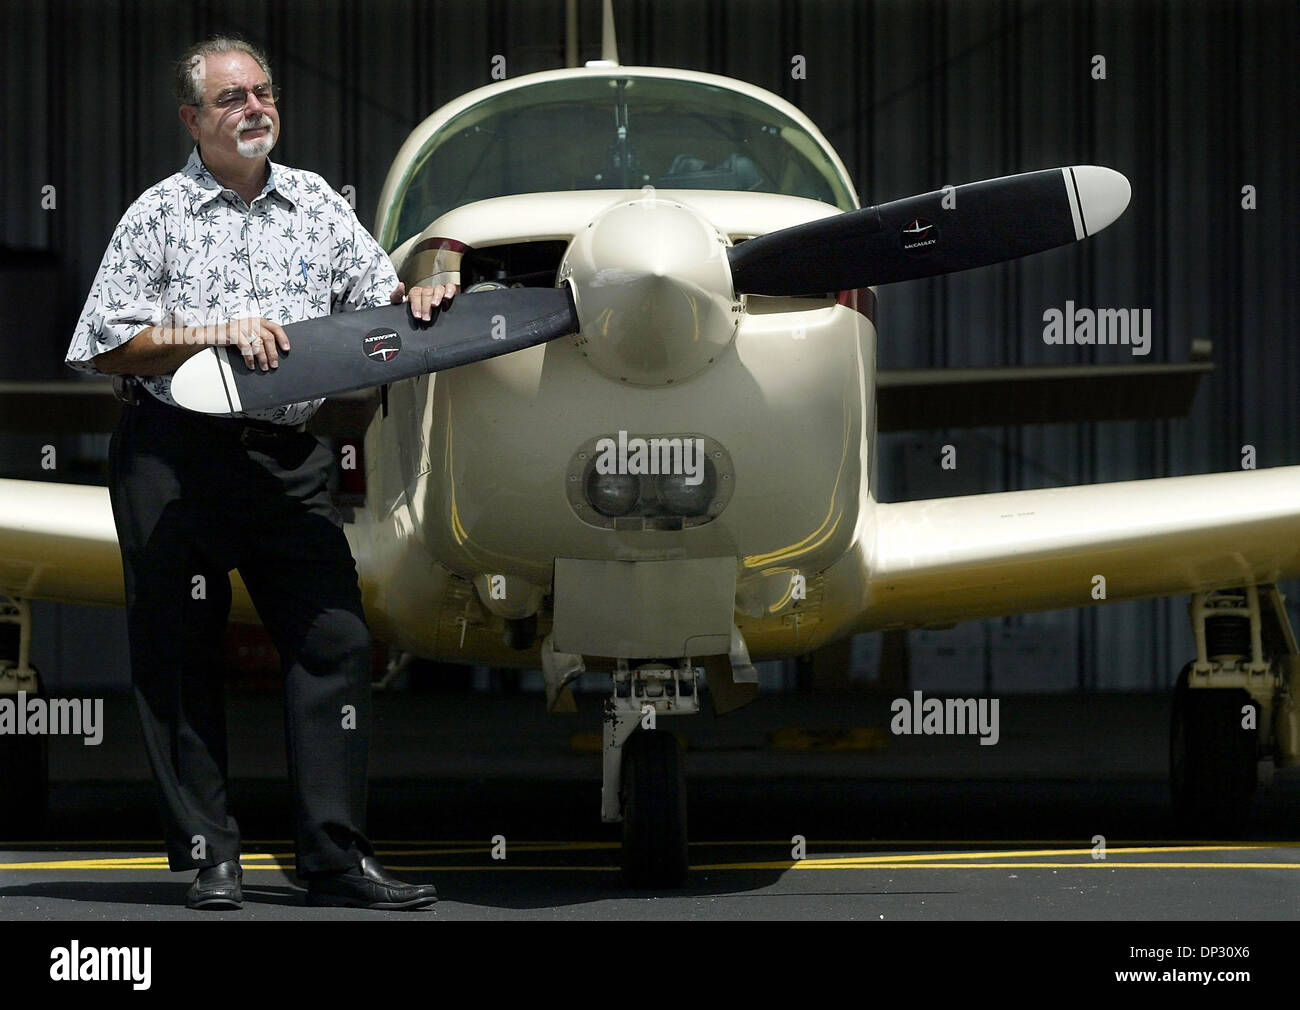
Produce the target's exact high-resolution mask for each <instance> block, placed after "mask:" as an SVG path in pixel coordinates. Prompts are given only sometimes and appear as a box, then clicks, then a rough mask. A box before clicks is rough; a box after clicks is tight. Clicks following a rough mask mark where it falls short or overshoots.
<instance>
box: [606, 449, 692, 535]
mask: <svg viewBox="0 0 1300 1010" xmlns="http://www.w3.org/2000/svg"><path fill="white" fill-rule="evenodd" d="M717 484H718V477H717V470H716V469H715V467H714V465H713V461H712V460H711V459H709V458H708V457H707V456H706V457H705V459H704V479H703V480H702V481H700V482H699V483H698V484H688V483H687V475H686V474H675V473H670V474H646V475H641V476H638V475H636V474H623V473H608V474H602V473H597V472H596V470H594V469H593V470H592V471H591V472H590V473H589V474H588V475H587V486H586V495H587V501H588V502H589V503H590V504H591V507H592V508H593V509H595V510H596V511H597V512H599V513H600V514H601V515H603V516H608V517H609V518H612V519H614V518H620V517H623V516H627V515H631V514H632V513H633V512H634V511H635V512H636V513H637V514H639V515H643V516H655V515H672V516H683V517H685V518H688V519H692V518H697V517H699V516H702V515H704V514H705V513H706V512H707V511H708V509H709V504H710V503H711V502H712V501H713V499H714V496H715V492H716V490H717ZM638 506H640V508H638Z"/></svg>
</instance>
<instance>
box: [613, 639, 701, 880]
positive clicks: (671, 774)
mask: <svg viewBox="0 0 1300 1010" xmlns="http://www.w3.org/2000/svg"><path fill="white" fill-rule="evenodd" d="M698 674H699V670H698V668H697V667H695V666H694V665H693V664H692V663H691V661H690V660H689V659H687V660H684V661H682V662H681V663H680V664H679V665H677V666H669V665H668V664H665V663H647V664H645V665H643V666H640V667H638V668H637V669H635V670H631V669H629V668H628V665H627V662H626V661H624V660H619V661H618V668H617V669H616V670H615V671H614V693H613V696H612V697H610V698H609V699H608V700H607V701H606V702H605V731H604V756H603V766H604V767H603V774H604V783H603V785H602V787H601V818H602V819H603V820H604V821H605V822H606V823H613V822H617V821H622V822H623V861H622V864H623V880H624V882H625V883H627V884H628V885H629V886H631V887H644V888H659V887H680V886H681V885H682V884H683V883H684V882H685V880H686V871H687V868H688V866H689V862H688V859H687V850H686V844H687V842H686V774H685V762H684V761H683V759H682V753H681V748H680V747H679V746H678V743H677V737H676V736H675V735H674V734H672V733H669V732H668V731H666V730H662V729H659V728H657V726H656V720H658V719H659V718H661V717H663V716H668V715H689V714H694V713H697V712H699V710H700V706H699V684H698V680H697V677H698Z"/></svg>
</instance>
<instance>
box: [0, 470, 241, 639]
mask: <svg viewBox="0 0 1300 1010" xmlns="http://www.w3.org/2000/svg"><path fill="white" fill-rule="evenodd" d="M231 588H232V590H233V601H232V603H231V610H230V616H231V618H232V619H233V620H236V621H243V622H256V621H257V613H256V611H255V610H254V609H253V605H252V601H251V600H249V598H248V592H247V590H245V589H244V585H243V583H242V582H241V581H240V580H239V575H238V573H233V574H232V577H231ZM0 594H4V595H5V596H10V597H20V598H23V599H29V600H52V601H54V602H56V603H84V604H90V605H94V606H104V607H121V606H124V605H125V599H124V593H123V587H122V554H121V551H120V549H119V547H118V544H117V527H116V526H115V525H114V524H113V507H112V505H111V504H110V503H109V500H108V488H106V487H93V486H89V485H82V484H56V483H53V482H46V481H36V480H0Z"/></svg>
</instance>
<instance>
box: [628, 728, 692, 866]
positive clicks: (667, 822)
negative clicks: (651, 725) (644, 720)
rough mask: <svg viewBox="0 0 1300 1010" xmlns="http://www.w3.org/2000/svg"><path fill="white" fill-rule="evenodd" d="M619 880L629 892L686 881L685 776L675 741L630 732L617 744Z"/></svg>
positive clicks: (663, 735)
mask: <svg viewBox="0 0 1300 1010" xmlns="http://www.w3.org/2000/svg"><path fill="white" fill-rule="evenodd" d="M620 786H621V794H622V800H623V879H624V881H625V882H626V883H627V884H628V885H629V886H632V887H652V888H663V887H680V886H681V885H682V884H683V883H684V882H685V880H686V871H687V866H688V859H687V851H686V776H685V768H684V765H683V762H682V757H681V752H680V750H679V748H678V746H677V738H676V737H675V736H674V735H673V734H672V733H669V732H667V731H666V730H661V729H655V730H642V729H639V730H637V731H636V732H635V733H633V734H632V735H631V736H630V737H629V738H628V740H627V743H625V744H624V745H623V774H622V781H621V783H620Z"/></svg>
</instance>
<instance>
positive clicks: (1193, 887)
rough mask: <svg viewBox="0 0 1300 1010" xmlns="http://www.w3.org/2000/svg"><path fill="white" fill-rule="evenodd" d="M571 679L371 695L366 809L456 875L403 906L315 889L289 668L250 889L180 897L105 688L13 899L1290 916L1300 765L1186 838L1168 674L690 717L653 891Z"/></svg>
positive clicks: (465, 911) (333, 913)
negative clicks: (606, 800)
mask: <svg viewBox="0 0 1300 1010" xmlns="http://www.w3.org/2000/svg"><path fill="white" fill-rule="evenodd" d="M580 701H581V704H582V707H583V712H582V713H581V714H580V715H579V716H577V717H567V718H565V717H556V716H548V715H546V713H545V712H544V710H543V706H542V704H541V702H540V700H539V699H537V698H536V697H519V696H515V697H502V696H487V695H470V694H425V695H421V694H409V695H390V696H387V697H381V698H379V699H377V706H376V718H377V731H376V734H375V742H374V754H373V756H372V767H371V781H372V785H371V794H370V834H371V837H372V839H373V840H374V841H375V844H376V848H377V849H378V851H379V854H380V856H381V858H382V860H383V862H384V863H385V865H386V866H388V868H389V869H390V870H391V871H393V872H394V873H396V874H397V875H398V876H401V877H403V878H405V879H409V880H418V881H430V880H431V881H434V882H435V883H436V884H437V885H438V888H439V892H440V895H441V897H442V900H441V901H440V902H439V903H438V904H437V905H436V906H434V907H433V908H432V909H430V910H427V911H421V912H414V913H395V912H369V911H350V910H334V909H309V908H306V907H305V906H304V904H303V895H304V891H303V889H302V887H301V886H300V884H299V882H298V881H297V880H296V878H295V877H294V876H293V873H292V869H293V845H292V842H291V841H290V840H289V838H288V834H287V832H288V828H289V824H288V810H289V805H288V800H289V797H288V790H287V786H286V784H285V777H284V758H283V754H282V745H281V739H282V738H281V736H280V730H279V726H280V708H279V699H278V697H277V696H276V695H274V694H247V695H238V694H236V695H232V697H231V698H230V702H229V704H230V725H231V733H232V779H233V781H232V790H231V800H232V805H233V809H234V813H235V815H236V817H237V819H238V820H239V822H240V825H241V827H242V830H243V834H244V838H245V847H244V855H243V858H242V862H243V866H244V871H245V906H244V909H243V910H242V911H239V912H194V911H189V910H187V909H185V908H184V907H183V904H182V901H183V897H184V892H185V889H186V887H187V886H188V884H189V881H190V879H191V876H192V875H191V874H188V873H186V874H173V873H171V872H170V871H168V870H167V868H166V861H165V858H164V857H163V855H162V850H161V846H160V843H159V842H158V840H157V819H156V814H155V811H154V797H153V787H152V784H151V782H150V780H149V777H148V769H147V766H146V765H145V764H144V759H143V752H142V751H141V749H140V744H139V738H138V732H137V731H136V729H135V721H134V719H135V717H134V712H133V710H132V709H131V707H130V703H129V699H109V704H108V706H107V712H106V716H107V729H106V733H105V740H104V743H103V744H102V745H101V746H100V747H98V748H91V747H83V746H81V745H80V744H79V743H78V742H76V741H73V740H64V739H59V740H55V741H52V744H53V747H52V754H51V774H52V778H53V787H52V793H51V816H50V819H49V821H48V822H47V824H46V825H44V827H43V830H42V831H41V832H40V837H34V838H20V839H12V840H8V841H3V842H0V920H26V921H30V920H83V921H116V920H124V919H145V920H194V919H228V920H241V919H242V920H259V919H275V920H283V919H332V918H347V919H375V920H378V919H385V920H398V921H419V920H422V919H424V920H427V919H428V918H430V917H434V918H437V919H440V920H442V919H449V920H450V919H455V920H503V919H548V920H560V919H578V920H610V919H684V920H687V919H719V920H746V919H799V920H807V919H860V920H877V921H880V920H886V921H889V920H902V919H928V920H986V919H993V920H1110V921H1116V920H1144V919H1154V920H1168V921H1196V920H1204V919H1215V920H1221V919H1243V920H1263V919H1296V918H1300V802H1297V801H1300V779H1298V778H1297V777H1296V776H1295V775H1293V774H1291V773H1288V772H1280V773H1278V774H1277V775H1276V777H1275V778H1274V779H1273V781H1272V783H1271V785H1269V786H1268V787H1267V788H1264V789H1261V790H1260V792H1259V793H1258V794H1257V799H1256V803H1255V807H1254V810H1253V811H1252V815H1251V818H1250V820H1249V822H1248V823H1246V824H1243V825H1242V827H1241V831H1240V832H1238V833H1235V834H1236V835H1237V837H1233V838H1219V839H1203V838H1185V837H1180V836H1179V835H1178V834H1177V832H1176V831H1175V829H1174V827H1173V821H1172V817H1171V814H1170V810H1169V805H1168V789H1167V785H1166V783H1165V756H1164V755H1165V748H1166V746H1167V743H1166V733H1167V726H1168V698H1167V697H1164V696H1150V695H1133V696H1114V695H1111V696H1067V697H1010V698H1004V699H1003V700H1002V732H1001V738H1000V740H999V743H998V744H997V745H996V746H987V747H981V746H980V745H979V742H978V739H977V738H975V737H961V738H953V737H899V736H892V735H891V734H890V733H889V732H888V730H887V728H886V727H887V726H888V718H887V714H888V699H885V698H870V697H864V696H858V695H852V696H841V697H829V698H828V697H820V698H817V697H812V698H809V697H773V698H764V699H760V701H759V702H758V703H756V704H755V705H754V706H751V707H750V708H749V709H747V710H744V711H742V712H738V713H734V714H733V715H731V716H727V717H725V718H723V719H718V720H715V719H714V718H713V717H712V716H711V715H707V714H706V715H703V716H699V717H690V718H685V719H682V720H681V721H680V722H679V723H676V724H674V726H673V728H675V729H679V730H680V732H681V733H682V734H683V736H684V738H685V741H686V744H687V747H688V752H687V769H688V788H689V823H690V833H691V848H690V858H691V872H690V875H689V878H688V881H687V884H686V886H685V887H683V888H681V889H678V890H671V891H661V892H648V891H639V890H631V889H628V888H627V887H626V886H624V885H623V883H622V881H621V878H620V875H619V873H618V860H619V829H618V827H617V826H613V825H603V824H601V823H600V819H599V795H600V773H599V757H598V755H597V754H596V753H592V752H591V750H590V748H591V745H592V743H593V737H592V734H594V733H596V732H598V729H599V702H600V699H599V697H596V696H588V697H586V698H584V699H581V700H580ZM854 727H857V731H856V732H850V730H851V729H852V728H854ZM498 836H499V837H498ZM795 836H802V837H803V839H804V840H805V848H804V851H802V852H798V853H796V852H795V851H794V844H795ZM1097 836H1102V837H1103V838H1104V846H1105V848H1104V853H1103V851H1102V849H1101V848H1100V847H1099V840H1098V838H1097ZM494 838H496V839H497V841H496V843H495V851H494V841H493V840H494ZM502 844H504V853H502V851H501V847H502ZM502 855H504V858H499V857H501V856H502ZM1103 855H1104V858H1099V857H1101V856H1103ZM796 856H799V857H801V858H795V857H796Z"/></svg>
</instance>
